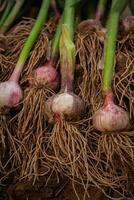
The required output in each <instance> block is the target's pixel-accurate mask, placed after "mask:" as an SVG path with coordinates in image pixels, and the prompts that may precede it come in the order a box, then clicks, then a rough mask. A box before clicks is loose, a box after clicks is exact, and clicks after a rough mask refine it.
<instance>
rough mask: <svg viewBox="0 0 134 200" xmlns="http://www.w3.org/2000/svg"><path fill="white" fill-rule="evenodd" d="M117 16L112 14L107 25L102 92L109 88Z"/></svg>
mask: <svg viewBox="0 0 134 200" xmlns="http://www.w3.org/2000/svg"><path fill="white" fill-rule="evenodd" d="M118 22H119V14H118V13H112V14H111V16H110V19H109V22H108V23H109V24H108V27H107V28H108V35H107V38H106V46H105V53H104V77H103V90H104V91H106V90H109V89H110V88H111V82H112V76H113V65H114V56H115V48H116V37H117V32H118Z"/></svg>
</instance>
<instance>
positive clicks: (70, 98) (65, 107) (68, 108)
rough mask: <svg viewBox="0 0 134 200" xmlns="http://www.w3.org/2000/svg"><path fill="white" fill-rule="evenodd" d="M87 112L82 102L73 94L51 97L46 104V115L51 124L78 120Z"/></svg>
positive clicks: (66, 93) (64, 93)
mask: <svg viewBox="0 0 134 200" xmlns="http://www.w3.org/2000/svg"><path fill="white" fill-rule="evenodd" d="M84 110H85V106H84V104H83V102H82V100H81V99H80V98H79V97H78V96H77V95H75V94H74V93H73V92H65V91H64V92H63V93H59V94H56V95H53V96H52V97H50V98H49V99H48V100H47V102H46V114H47V116H48V118H49V121H50V122H60V121H61V120H63V119H64V120H68V121H71V120H76V119H79V118H80V117H81V115H82V114H83V112H84Z"/></svg>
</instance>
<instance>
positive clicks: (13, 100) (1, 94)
mask: <svg viewBox="0 0 134 200" xmlns="http://www.w3.org/2000/svg"><path fill="white" fill-rule="evenodd" d="M22 97H23V92H22V90H21V88H20V86H19V85H18V83H16V82H14V81H5V82H2V83H0V108H2V107H4V106H7V107H14V106H15V105H16V104H18V103H19V102H20V100H21V99H22Z"/></svg>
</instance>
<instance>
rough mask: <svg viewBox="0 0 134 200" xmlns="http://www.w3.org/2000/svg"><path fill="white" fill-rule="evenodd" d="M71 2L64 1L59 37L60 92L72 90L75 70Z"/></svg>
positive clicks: (72, 7) (72, 9) (68, 0)
mask: <svg viewBox="0 0 134 200" xmlns="http://www.w3.org/2000/svg"><path fill="white" fill-rule="evenodd" d="M72 3H73V2H72V0H66V1H65V8H64V18H63V24H62V33H61V37H60V64H61V79H62V80H61V88H62V90H63V91H64V90H66V91H72V90H73V79H74V69H75V45H74V43H73V35H74V30H73V29H74V6H72Z"/></svg>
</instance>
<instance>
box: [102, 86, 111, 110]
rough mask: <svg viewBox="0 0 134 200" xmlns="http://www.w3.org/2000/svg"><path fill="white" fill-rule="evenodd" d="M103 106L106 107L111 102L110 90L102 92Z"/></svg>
mask: <svg viewBox="0 0 134 200" xmlns="http://www.w3.org/2000/svg"><path fill="white" fill-rule="evenodd" d="M103 96H104V103H103V107H106V106H107V105H108V104H109V103H112V102H113V92H112V91H111V90H109V91H107V92H105V93H104V95H103Z"/></svg>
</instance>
